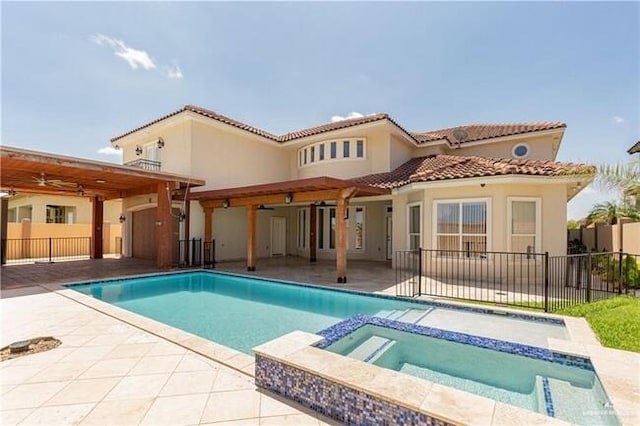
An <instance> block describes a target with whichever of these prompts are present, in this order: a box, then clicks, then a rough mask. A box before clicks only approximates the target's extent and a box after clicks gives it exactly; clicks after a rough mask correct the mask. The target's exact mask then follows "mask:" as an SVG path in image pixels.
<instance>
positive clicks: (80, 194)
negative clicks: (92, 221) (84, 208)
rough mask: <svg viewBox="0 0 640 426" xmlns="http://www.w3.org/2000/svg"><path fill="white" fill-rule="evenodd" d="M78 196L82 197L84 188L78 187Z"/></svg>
mask: <svg viewBox="0 0 640 426" xmlns="http://www.w3.org/2000/svg"><path fill="white" fill-rule="evenodd" d="M77 191H78V195H79V196H81V197H83V196H84V188H83V187H82V185H79V186H78V190H77Z"/></svg>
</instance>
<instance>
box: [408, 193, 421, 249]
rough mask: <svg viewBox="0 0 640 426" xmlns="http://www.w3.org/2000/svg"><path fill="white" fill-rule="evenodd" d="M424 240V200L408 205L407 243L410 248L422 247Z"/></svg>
mask: <svg viewBox="0 0 640 426" xmlns="http://www.w3.org/2000/svg"><path fill="white" fill-rule="evenodd" d="M421 241H422V202H418V203H411V204H408V205H407V242H408V243H407V245H408V248H409V250H417V249H419V248H420V242H421Z"/></svg>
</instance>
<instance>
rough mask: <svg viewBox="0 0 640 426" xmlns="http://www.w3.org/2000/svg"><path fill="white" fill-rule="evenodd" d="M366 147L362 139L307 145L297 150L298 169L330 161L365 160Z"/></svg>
mask: <svg viewBox="0 0 640 426" xmlns="http://www.w3.org/2000/svg"><path fill="white" fill-rule="evenodd" d="M366 146H367V143H366V140H365V139H363V138H360V139H345V140H342V141H326V142H318V143H314V144H312V145H307V146H305V147H304V148H300V150H298V167H302V166H306V165H310V164H316V163H320V162H324V161H331V160H362V159H364V158H366ZM339 147H341V148H342V149H340V148H339Z"/></svg>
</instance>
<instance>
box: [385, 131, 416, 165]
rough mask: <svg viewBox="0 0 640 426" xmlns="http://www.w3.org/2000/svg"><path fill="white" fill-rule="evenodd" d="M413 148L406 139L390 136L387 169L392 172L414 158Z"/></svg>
mask: <svg viewBox="0 0 640 426" xmlns="http://www.w3.org/2000/svg"><path fill="white" fill-rule="evenodd" d="M414 148H415V145H412V144H411V143H410V142H408V141H407V140H406V139H404V138H399V137H397V136H392V137H391V142H390V145H389V155H390V157H389V162H390V164H389V169H390V170H394V169H396V168H398V167H399V166H400V165H402V164H403V163H405V162H406V161H408V160H409V159H411V158H412V157H414V155H413V151H414Z"/></svg>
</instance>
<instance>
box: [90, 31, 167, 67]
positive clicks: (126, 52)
mask: <svg viewBox="0 0 640 426" xmlns="http://www.w3.org/2000/svg"><path fill="white" fill-rule="evenodd" d="M91 41H92V42H94V43H95V44H97V45H99V46H108V47H110V48H111V49H112V50H113V52H114V53H115V54H116V56H118V57H120V58H122V59H124V60H125V61H126V62H127V63H128V64H129V66H130V67H131V68H132V69H134V70H136V69H138V67H142V68H144V69H145V70H147V71H148V70H152V69H154V68H156V64H155V62H154V61H153V59H151V56H149V54H148V53H147V52H145V51H144V50H137V49H134V48H132V47H129V46H127V45H126V44H124V41H122V40H118V39H115V38H113V37H109V36H106V35H104V34H97V35H94V36H92V37H91Z"/></svg>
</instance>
